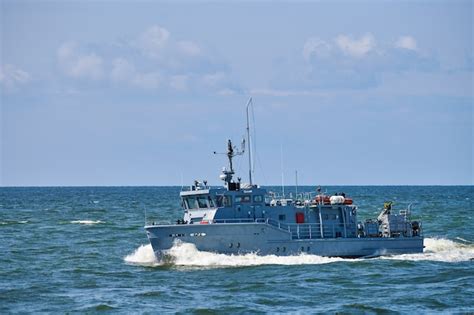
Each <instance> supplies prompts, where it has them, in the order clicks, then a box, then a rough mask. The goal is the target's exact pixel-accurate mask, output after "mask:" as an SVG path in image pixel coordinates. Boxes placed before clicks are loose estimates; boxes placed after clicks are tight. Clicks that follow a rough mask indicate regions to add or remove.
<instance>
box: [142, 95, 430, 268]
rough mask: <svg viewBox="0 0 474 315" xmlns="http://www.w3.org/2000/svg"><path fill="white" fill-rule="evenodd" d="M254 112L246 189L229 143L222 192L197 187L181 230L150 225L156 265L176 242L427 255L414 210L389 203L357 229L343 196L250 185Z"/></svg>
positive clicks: (231, 250) (239, 250)
mask: <svg viewBox="0 0 474 315" xmlns="http://www.w3.org/2000/svg"><path fill="white" fill-rule="evenodd" d="M249 104H250V102H249ZM249 104H248V105H247V136H248V140H249V141H248V151H249V164H250V166H249V183H248V184H244V183H242V182H241V178H238V179H237V181H235V180H234V175H235V173H234V169H233V165H232V159H233V158H234V157H235V156H237V155H242V154H243V153H244V150H245V142H243V144H242V148H241V149H240V150H237V148H236V147H235V146H233V144H232V142H231V141H230V140H228V143H227V153H226V155H227V157H228V160H229V166H228V168H223V170H222V174H221V175H220V179H221V180H222V181H223V182H224V184H223V186H222V187H218V188H215V187H210V186H208V185H207V182H206V181H195V182H194V184H193V185H191V186H190V187H189V188H188V189H187V190H184V191H181V193H180V197H181V201H182V203H181V204H182V208H183V209H182V210H183V211H184V216H183V219H179V220H178V221H177V222H176V224H155V223H151V224H146V226H145V230H146V233H147V236H148V239H149V241H150V243H151V246H152V248H153V251H154V253H155V256H156V257H157V258H158V259H161V258H162V257H163V256H164V255H166V253H167V250H169V249H170V248H171V247H173V245H175V244H176V243H177V242H186V243H192V244H194V245H195V246H196V248H197V249H198V250H200V251H208V252H216V253H224V254H246V253H257V254H259V255H281V256H287V255H298V254H301V253H306V254H313V255H320V256H329V257H347V258H356V257H375V256H381V255H394V254H408V253H422V252H423V233H422V226H421V223H420V222H417V221H411V219H410V206H409V207H408V209H403V210H400V211H398V212H396V211H395V210H394V209H393V207H392V203H390V202H387V203H385V204H384V206H383V208H382V209H381V212H380V214H379V215H378V217H377V218H373V219H367V220H365V221H363V222H358V220H357V206H356V205H354V203H353V200H352V199H351V198H349V197H348V196H346V195H345V194H344V193H335V194H332V195H328V194H326V193H323V192H322V190H321V189H320V188H318V189H317V191H315V192H314V193H302V194H298V195H296V196H295V197H294V198H287V197H285V196H278V195H277V194H275V193H272V192H269V191H267V190H266V189H265V188H262V187H260V186H258V185H255V184H253V183H252V172H251V152H250V135H249V126H248V106H249ZM214 153H215V152H214Z"/></svg>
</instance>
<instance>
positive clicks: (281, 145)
mask: <svg viewBox="0 0 474 315" xmlns="http://www.w3.org/2000/svg"><path fill="white" fill-rule="evenodd" d="M280 163H281V165H280V166H281V190H282V192H283V198H285V173H284V172H283V144H280Z"/></svg>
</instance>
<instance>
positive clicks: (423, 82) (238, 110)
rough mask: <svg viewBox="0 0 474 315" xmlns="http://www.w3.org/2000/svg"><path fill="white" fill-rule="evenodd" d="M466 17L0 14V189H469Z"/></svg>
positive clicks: (215, 8) (286, 7)
mask: <svg viewBox="0 0 474 315" xmlns="http://www.w3.org/2000/svg"><path fill="white" fill-rule="evenodd" d="M473 12H474V11H473V3H472V1H432V2H426V1H331V2H330V1H314V2H311V1H309V2H267V1H262V2H251V1H230V2H187V1H178V2H148V1H146V2H145V1H138V2H132V1H41V0H40V1H8V0H0V27H1V29H0V36H1V37H0V45H1V47H0V89H1V90H0V92H1V94H0V105H1V112H0V114H1V117H0V118H1V120H0V121H1V133H0V139H1V152H0V156H1V160H0V164H1V170H0V171H1V173H0V185H1V186H96V185H97V186H101V185H106V186H121V185H127V186H128V185H131V186H135V185H139V186H141V185H143V186H148V185H182V184H184V185H188V184H191V182H192V181H193V180H194V179H199V180H202V179H206V180H208V181H209V183H210V184H212V185H220V183H221V182H220V180H219V174H220V171H221V169H222V167H223V166H226V164H227V161H226V158H225V156H223V155H214V154H213V152H214V151H218V152H225V150H226V143H227V139H232V140H233V141H234V143H236V144H238V143H240V141H241V138H242V136H244V135H245V127H246V125H245V123H246V116H245V106H246V104H247V101H248V99H249V98H250V97H252V100H253V103H252V104H253V105H252V106H253V108H252V110H251V112H252V113H253V116H252V119H251V121H252V128H251V129H252V131H253V133H252V140H253V144H254V146H255V148H254V149H255V150H254V155H253V158H254V182H256V183H258V184H260V185H279V184H281V183H282V181H283V182H284V183H285V185H294V183H295V171H298V181H299V184H301V185H472V184H473V182H474V180H473V152H474V149H473V129H472V126H473V99H474V85H473V71H474V52H473ZM234 165H235V170H236V172H237V174H238V176H241V177H242V178H243V181H244V182H245V181H248V160H247V157H246V156H241V157H236V158H235V161H234Z"/></svg>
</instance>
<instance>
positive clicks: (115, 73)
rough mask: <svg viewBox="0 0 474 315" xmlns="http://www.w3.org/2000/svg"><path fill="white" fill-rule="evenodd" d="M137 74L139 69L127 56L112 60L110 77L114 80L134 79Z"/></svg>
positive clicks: (125, 80)
mask: <svg viewBox="0 0 474 315" xmlns="http://www.w3.org/2000/svg"><path fill="white" fill-rule="evenodd" d="M136 75H137V71H136V69H135V66H134V65H132V64H131V63H130V62H128V61H127V60H126V59H125V58H116V59H114V60H113V61H112V71H111V73H110V77H111V79H112V80H113V81H117V82H120V81H122V82H127V81H132V80H133V78H134V77H135V76H136Z"/></svg>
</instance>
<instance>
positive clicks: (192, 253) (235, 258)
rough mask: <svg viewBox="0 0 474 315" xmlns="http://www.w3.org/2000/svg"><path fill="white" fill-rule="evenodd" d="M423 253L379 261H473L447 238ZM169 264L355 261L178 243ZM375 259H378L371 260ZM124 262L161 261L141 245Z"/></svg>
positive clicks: (433, 241)
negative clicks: (199, 247)
mask: <svg viewBox="0 0 474 315" xmlns="http://www.w3.org/2000/svg"><path fill="white" fill-rule="evenodd" d="M425 246H426V248H425V252H424V253H422V254H405V255H396V256H385V257H381V258H380V259H396V260H411V261H417V260H432V261H443V262H460V261H469V260H474V246H472V245H463V244H460V243H457V242H453V241H451V240H447V239H442V238H440V239H437V238H427V239H425ZM167 254H168V255H167V256H169V258H170V259H169V261H168V260H167V262H168V263H169V262H171V263H172V264H173V265H176V266H189V267H208V268H209V267H211V268H212V267H244V266H260V265H319V264H327V263H332V262H337V261H346V262H354V261H359V260H358V259H343V258H330V257H321V256H316V255H307V254H301V255H297V256H275V255H267V256H259V255H257V254H255V253H251V254H245V255H226V254H216V253H209V252H203V251H199V250H197V249H196V247H195V246H194V244H189V243H178V244H175V245H174V246H173V247H172V248H171V249H170V250H168V252H167ZM375 259H379V258H375ZM124 260H125V261H126V262H128V263H132V264H137V265H143V266H159V265H163V264H164V262H160V261H158V260H157V259H156V257H155V255H154V253H153V249H152V247H151V245H149V244H148V245H141V246H140V247H138V248H137V249H136V250H135V251H134V252H133V253H131V254H129V255H127V256H125V257H124Z"/></svg>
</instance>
